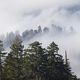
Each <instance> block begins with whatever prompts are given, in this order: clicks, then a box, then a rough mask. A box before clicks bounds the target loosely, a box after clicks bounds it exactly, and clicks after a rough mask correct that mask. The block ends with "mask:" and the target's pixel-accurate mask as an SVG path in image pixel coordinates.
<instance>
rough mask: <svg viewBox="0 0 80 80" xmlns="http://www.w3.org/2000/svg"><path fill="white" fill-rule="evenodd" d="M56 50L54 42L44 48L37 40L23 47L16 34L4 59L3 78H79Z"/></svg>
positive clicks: (11, 79)
mask: <svg viewBox="0 0 80 80" xmlns="http://www.w3.org/2000/svg"><path fill="white" fill-rule="evenodd" d="M58 50H59V48H58V45H56V44H55V43H54V42H52V43H51V44H50V45H49V46H48V47H47V49H46V48H43V47H42V44H41V43H39V42H38V41H35V42H33V43H31V44H30V45H29V46H28V48H26V49H24V46H23V45H22V41H21V39H20V38H19V37H18V36H17V37H16V38H15V40H14V41H13V44H12V45H11V50H10V52H9V53H8V55H7V57H6V59H5V61H4V68H3V76H4V79H3V80H79V79H78V78H77V77H76V76H75V75H73V74H72V70H71V67H70V64H69V61H68V59H67V57H66V58H65V60H64V59H63V56H62V55H60V54H59V53H58ZM66 54H67V53H66Z"/></svg>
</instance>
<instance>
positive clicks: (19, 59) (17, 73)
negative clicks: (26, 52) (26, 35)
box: [4, 36, 24, 80]
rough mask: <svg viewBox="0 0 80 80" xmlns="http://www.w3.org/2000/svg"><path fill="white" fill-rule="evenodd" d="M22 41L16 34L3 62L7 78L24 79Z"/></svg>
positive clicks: (11, 79) (13, 79) (8, 79)
mask: <svg viewBox="0 0 80 80" xmlns="http://www.w3.org/2000/svg"><path fill="white" fill-rule="evenodd" d="M23 48H24V46H23V45H22V41H21V40H20V39H19V37H18V36H16V38H15V40H14V41H13V44H12V45H11V51H10V53H8V56H7V57H6V60H5V64H4V67H5V68H4V72H5V74H6V79H7V80H24V68H23Z"/></svg>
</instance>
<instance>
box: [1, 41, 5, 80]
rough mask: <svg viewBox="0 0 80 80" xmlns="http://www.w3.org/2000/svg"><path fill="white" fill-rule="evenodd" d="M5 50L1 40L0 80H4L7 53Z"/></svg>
mask: <svg viewBox="0 0 80 80" xmlns="http://www.w3.org/2000/svg"><path fill="white" fill-rule="evenodd" d="M3 51H4V48H3V42H2V41H1V40H0V80H3V58H4V57H5V54H6V53H5V52H3Z"/></svg>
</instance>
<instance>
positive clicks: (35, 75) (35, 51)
mask: <svg viewBox="0 0 80 80" xmlns="http://www.w3.org/2000/svg"><path fill="white" fill-rule="evenodd" d="M44 53H45V49H43V48H42V47H41V43H39V42H37V41H35V42H33V43H32V44H30V45H29V47H28V49H26V50H25V54H27V61H30V63H28V64H30V66H31V69H32V73H31V74H32V75H31V77H32V79H35V80H39V79H42V77H43V73H44V69H42V68H43V58H44Z"/></svg>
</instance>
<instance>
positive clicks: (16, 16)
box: [0, 0, 80, 77]
mask: <svg viewBox="0 0 80 80" xmlns="http://www.w3.org/2000/svg"><path fill="white" fill-rule="evenodd" d="M51 24H55V25H59V26H61V27H62V28H63V29H66V32H67V33H69V31H70V30H69V28H70V27H71V26H72V27H73V29H74V32H75V33H74V34H71V35H70V34H68V35H65V34H64V33H63V34H62V35H61V36H60V35H56V36H55V37H53V35H52V32H50V33H49V34H46V35H43V36H41V37H38V38H34V39H33V40H32V41H35V40H39V41H41V42H43V43H44V44H43V45H44V46H45V45H47V44H48V43H49V42H51V41H55V42H56V44H58V45H59V47H60V50H61V52H63V53H64V51H65V50H67V53H68V57H69V59H70V62H71V65H72V69H73V71H74V72H75V73H76V74H77V75H78V76H79V77H80V75H79V74H80V71H79V70H80V63H79V62H80V61H79V60H80V0H0V34H1V35H2V34H6V33H7V32H11V31H13V32H14V31H16V30H19V31H20V33H22V32H23V31H24V30H25V29H36V28H37V26H38V25H41V26H42V27H45V26H47V27H50V26H51ZM32 41H31V42H32Z"/></svg>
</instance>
